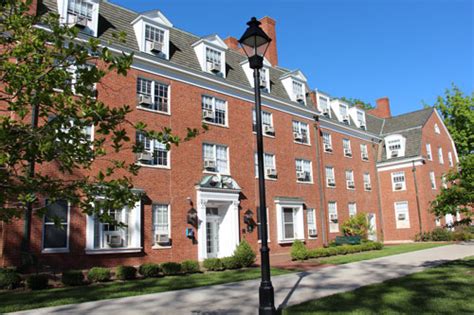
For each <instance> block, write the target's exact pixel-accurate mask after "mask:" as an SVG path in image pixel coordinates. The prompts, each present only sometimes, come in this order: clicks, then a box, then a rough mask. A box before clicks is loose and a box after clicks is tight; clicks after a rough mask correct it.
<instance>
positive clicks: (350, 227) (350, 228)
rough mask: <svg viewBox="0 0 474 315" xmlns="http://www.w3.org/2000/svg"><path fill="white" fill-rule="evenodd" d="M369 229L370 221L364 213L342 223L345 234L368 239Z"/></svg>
mask: <svg viewBox="0 0 474 315" xmlns="http://www.w3.org/2000/svg"><path fill="white" fill-rule="evenodd" d="M368 231H369V222H368V221H367V218H366V216H365V214H364V213H358V214H356V215H354V216H352V217H351V218H349V219H348V220H346V221H345V222H343V223H342V232H343V233H344V235H345V236H360V237H361V238H362V239H364V240H366V239H367V235H368Z"/></svg>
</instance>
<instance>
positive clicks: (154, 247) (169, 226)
mask: <svg viewBox="0 0 474 315" xmlns="http://www.w3.org/2000/svg"><path fill="white" fill-rule="evenodd" d="M154 205H161V206H164V205H166V206H167V207H168V237H169V239H170V245H165V246H162V245H159V244H155V234H156V233H155V229H154V222H153V218H152V220H151V222H152V235H153V239H152V247H151V248H152V249H166V248H171V247H172V242H171V240H172V238H171V205H170V204H169V203H159V202H156V203H153V204H152V213H151V215H152V216H154V213H153V206H154Z"/></svg>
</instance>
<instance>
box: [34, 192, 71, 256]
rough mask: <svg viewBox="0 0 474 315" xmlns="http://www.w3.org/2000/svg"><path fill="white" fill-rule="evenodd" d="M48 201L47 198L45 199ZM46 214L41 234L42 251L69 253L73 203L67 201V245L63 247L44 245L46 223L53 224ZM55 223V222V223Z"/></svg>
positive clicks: (45, 252)
mask: <svg viewBox="0 0 474 315" xmlns="http://www.w3.org/2000/svg"><path fill="white" fill-rule="evenodd" d="M45 201H46V200H45ZM45 220H46V216H43V226H42V233H41V234H42V235H41V253H42V254H47V253H69V235H70V226H71V203H70V202H69V201H68V202H67V229H66V247H62V248H47V247H44V237H45V235H44V232H45V228H44V227H45V225H51V224H49V223H46V221H45ZM53 225H54V223H53Z"/></svg>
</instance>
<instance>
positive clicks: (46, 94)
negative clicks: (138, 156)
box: [0, 0, 207, 223]
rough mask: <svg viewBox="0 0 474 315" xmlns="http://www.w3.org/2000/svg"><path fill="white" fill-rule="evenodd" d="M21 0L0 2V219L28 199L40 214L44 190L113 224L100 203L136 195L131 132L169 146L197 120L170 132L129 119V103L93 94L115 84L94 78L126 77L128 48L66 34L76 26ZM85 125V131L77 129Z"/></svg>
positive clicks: (125, 202) (119, 203) (190, 134)
mask: <svg viewBox="0 0 474 315" xmlns="http://www.w3.org/2000/svg"><path fill="white" fill-rule="evenodd" d="M28 9H29V8H28V6H27V4H25V2H24V1H23V0H11V1H0V21H1V23H0V33H1V34H3V35H2V36H0V47H2V53H1V54H0V71H1V75H0V86H2V88H1V89H0V103H1V104H2V105H1V106H2V108H1V109H2V110H3V111H5V113H8V114H5V115H0V221H7V222H8V221H11V220H12V219H14V218H19V217H21V216H22V213H23V211H24V209H25V208H26V205H27V204H31V203H33V204H34V207H33V208H34V209H35V213H36V214H37V215H39V216H43V215H44V213H45V210H46V209H45V207H44V203H42V202H40V196H43V197H44V196H47V197H48V198H49V199H50V200H51V201H53V202H54V201H55V200H59V199H63V200H68V201H69V202H71V203H72V204H75V205H77V206H79V207H80V208H81V209H82V211H83V212H84V213H86V214H97V215H98V216H99V219H100V220H102V221H104V222H107V223H116V222H114V219H113V218H110V217H108V216H104V215H101V214H100V212H101V211H103V212H107V210H110V209H120V208H124V207H125V206H130V207H131V206H133V205H134V204H135V202H136V201H137V200H138V198H139V196H138V195H137V194H134V193H133V192H132V188H133V176H135V175H136V174H137V172H138V170H139V166H137V165H136V163H135V161H134V160H133V159H131V158H130V156H133V155H134V154H135V153H139V152H142V151H143V150H144V148H143V145H141V144H137V143H135V132H136V131H139V132H142V133H144V134H145V135H146V136H147V137H148V138H150V139H155V140H158V141H160V142H162V143H164V144H165V145H166V146H167V147H168V148H169V147H170V146H171V145H178V144H179V143H181V142H183V141H188V140H190V139H193V138H194V137H196V136H197V135H198V134H199V132H200V129H201V126H197V127H198V128H186V131H187V134H186V136H185V137H184V138H180V137H178V136H176V135H173V133H172V130H171V129H170V128H168V127H163V128H161V129H160V130H151V129H149V128H148V126H147V125H146V124H145V123H143V122H140V121H136V120H133V121H131V120H129V119H128V116H129V115H128V114H129V113H130V112H131V111H132V107H131V106H129V105H121V104H116V103H105V102H104V101H102V100H101V94H102V93H103V92H105V94H107V93H109V94H110V93H111V94H113V93H117V91H115V90H113V87H110V86H108V85H105V84H102V83H101V81H103V79H104V78H105V77H106V76H111V75H119V76H126V75H127V71H128V69H129V68H130V65H131V64H132V61H133V55H131V54H130V55H129V54H126V53H121V54H119V53H115V52H111V51H110V50H109V49H108V48H107V47H105V46H106V45H107V44H109V43H101V42H100V41H99V40H98V39H95V38H89V40H87V41H76V40H75V39H76V38H77V37H78V32H79V30H78V28H76V27H69V26H66V25H64V24H61V23H60V19H59V15H58V14H57V13H53V12H49V13H46V14H42V15H40V16H32V15H29V14H26V12H27V11H28ZM38 24H40V25H42V26H43V27H41V28H40V27H35V25H38ZM5 34H8V36H5ZM114 37H115V39H114V40H117V41H120V40H121V37H122V38H123V36H120V35H117V34H115V36H114ZM45 43H47V44H45ZM102 44H105V45H102ZM94 86H96V87H97V89H95V88H94ZM97 94H98V95H97ZM33 109H36V113H37V117H38V119H37V123H35V124H32V122H31V119H30V117H31V116H34V115H33ZM90 126H93V128H94V139H93V140H92V139H90V137H89V136H88V135H87V134H86V133H85V132H84V130H86V129H87V128H89V127H90ZM202 128H203V129H204V130H206V129H207V128H206V127H205V126H203V127H202ZM118 152H120V154H119V155H116V154H115V153H118ZM31 161H35V162H36V164H37V165H38V166H41V165H44V164H47V165H54V166H55V167H56V169H55V170H54V172H52V173H54V175H47V174H45V173H42V172H41V169H40V167H38V170H37V172H36V174H34V175H35V176H31V174H29V172H28V171H27V170H28V165H29V164H30V163H31ZM99 164H100V167H94V166H96V165H99ZM98 169H100V170H98ZM95 170H98V171H95ZM70 174H74V177H70V176H69V175H70ZM97 196H107V197H108V198H102V199H100V200H97V198H96V197H97Z"/></svg>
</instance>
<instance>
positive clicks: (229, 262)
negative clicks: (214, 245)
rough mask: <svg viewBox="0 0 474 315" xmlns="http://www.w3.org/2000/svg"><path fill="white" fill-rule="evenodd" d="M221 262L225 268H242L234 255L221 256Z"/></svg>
mask: <svg viewBox="0 0 474 315" xmlns="http://www.w3.org/2000/svg"><path fill="white" fill-rule="evenodd" d="M221 262H222V265H223V266H224V268H225V269H239V268H242V265H241V264H240V261H239V260H238V259H237V258H236V257H235V256H230V257H224V258H221Z"/></svg>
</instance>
